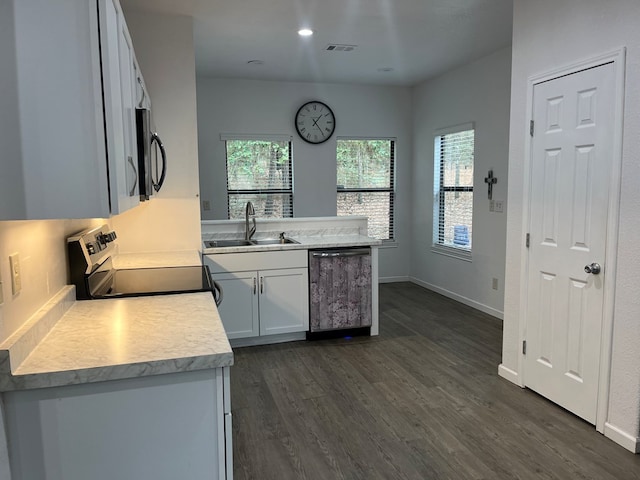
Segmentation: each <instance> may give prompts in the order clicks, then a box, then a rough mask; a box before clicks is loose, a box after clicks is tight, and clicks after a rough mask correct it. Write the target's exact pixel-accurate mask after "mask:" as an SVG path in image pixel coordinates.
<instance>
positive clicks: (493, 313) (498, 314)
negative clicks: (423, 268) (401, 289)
mask: <svg viewBox="0 0 640 480" xmlns="http://www.w3.org/2000/svg"><path fill="white" fill-rule="evenodd" d="M409 281H410V282H412V283H415V284H416V285H420V286H421V287H424V288H426V289H427V290H432V291H434V292H436V293H439V294H440V295H444V296H445V297H449V298H451V299H453V300H455V301H457V302H460V303H464V304H465V305H467V306H469V307H472V308H475V309H476V310H480V311H481V312H484V313H487V314H489V315H491V316H492V317H496V318H499V319H500V320H504V312H502V311H500V310H496V309H495V308H492V307H489V306H488V305H485V304H483V303H480V302H476V301H475V300H471V299H470V298H467V297H463V296H462V295H458V294H457V293H454V292H451V291H449V290H446V289H444V288H442V287H438V286H437V285H432V284H430V283H427V282H424V281H422V280H419V279H417V278H415V277H409Z"/></svg>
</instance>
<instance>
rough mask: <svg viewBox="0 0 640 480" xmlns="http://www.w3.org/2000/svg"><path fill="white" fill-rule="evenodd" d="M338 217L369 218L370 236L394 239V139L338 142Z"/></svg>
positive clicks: (342, 140)
mask: <svg viewBox="0 0 640 480" xmlns="http://www.w3.org/2000/svg"><path fill="white" fill-rule="evenodd" d="M336 160H337V195H338V196H337V206H338V215H339V216H344V215H363V216H366V217H368V225H369V236H371V237H374V238H378V239H382V240H390V239H393V238H394V228H393V227H394V224H393V212H394V201H395V183H394V160H395V140H390V139H338V141H337V152H336Z"/></svg>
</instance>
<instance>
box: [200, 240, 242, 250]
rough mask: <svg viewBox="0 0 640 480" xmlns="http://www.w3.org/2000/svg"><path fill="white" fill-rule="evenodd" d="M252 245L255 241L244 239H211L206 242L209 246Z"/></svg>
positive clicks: (206, 245)
mask: <svg viewBox="0 0 640 480" xmlns="http://www.w3.org/2000/svg"><path fill="white" fill-rule="evenodd" d="M250 245H253V242H250V241H249V240H243V239H231V240H209V241H206V242H204V246H205V247H207V248H222V247H248V246H250Z"/></svg>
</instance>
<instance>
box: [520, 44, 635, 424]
mask: <svg viewBox="0 0 640 480" xmlns="http://www.w3.org/2000/svg"><path fill="white" fill-rule="evenodd" d="M625 60H626V47H620V48H618V49H616V50H613V51H610V52H607V53H604V54H601V55H597V56H594V57H591V58H588V59H585V60H582V61H578V62H575V63H572V64H569V65H565V66H563V67H559V68H557V69H553V70H551V71H547V72H545V73H542V74H537V75H533V76H531V77H529V79H528V82H527V109H526V115H527V116H526V120H527V121H526V133H525V138H526V139H525V152H526V154H525V158H524V166H523V192H522V194H523V202H522V232H523V237H524V235H526V232H528V231H529V224H530V206H531V158H532V153H533V152H532V149H533V142H532V137H531V135H530V134H529V120H531V119H532V118H533V91H534V87H535V86H536V85H538V84H540V83H543V82H547V81H550V80H554V79H556V78H559V77H563V76H567V75H571V74H573V73H577V72H580V71H582V70H586V69H589V68H594V67H599V66H602V65H605V64H608V63H613V66H614V75H615V92H614V101H615V104H614V131H613V152H612V162H611V179H610V185H609V206H608V211H607V237H606V242H607V243H606V251H605V265H606V269H607V281H606V282H605V286H604V290H603V306H602V316H603V318H602V336H601V340H600V371H599V375H598V399H597V409H596V430H597V431H598V432H600V433H604V428H605V422H606V420H607V412H608V409H609V387H610V379H611V351H612V339H613V314H614V300H615V280H616V270H617V254H618V228H619V213H620V190H621V174H622V134H623V121H624V89H625ZM520 272H521V273H520V298H521V299H522V301H521V302H520V316H519V317H520V322H519V323H520V325H519V338H518V340H519V341H518V350H519V352H520V354H519V355H518V372H519V373H520V386H522V387H524V386H525V385H526V378H525V376H526V375H525V371H524V354H523V353H522V350H521V349H520V345H522V342H523V341H524V340H526V333H527V305H528V286H529V285H528V276H529V249H528V248H527V246H526V244H525V242H524V238H523V241H522V243H521V248H520Z"/></svg>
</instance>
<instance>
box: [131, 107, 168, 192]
mask: <svg viewBox="0 0 640 480" xmlns="http://www.w3.org/2000/svg"><path fill="white" fill-rule="evenodd" d="M136 133H137V138H138V183H139V186H140V200H149V198H150V197H151V196H152V195H153V194H154V193H156V192H159V191H160V189H161V188H162V184H163V183H164V179H165V176H166V174H167V153H166V151H165V149H164V145H163V144H162V140H160V137H159V136H158V134H157V133H155V132H154V131H153V128H152V124H151V110H149V109H146V108H137V109H136ZM158 152H159V153H160V158H158Z"/></svg>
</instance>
